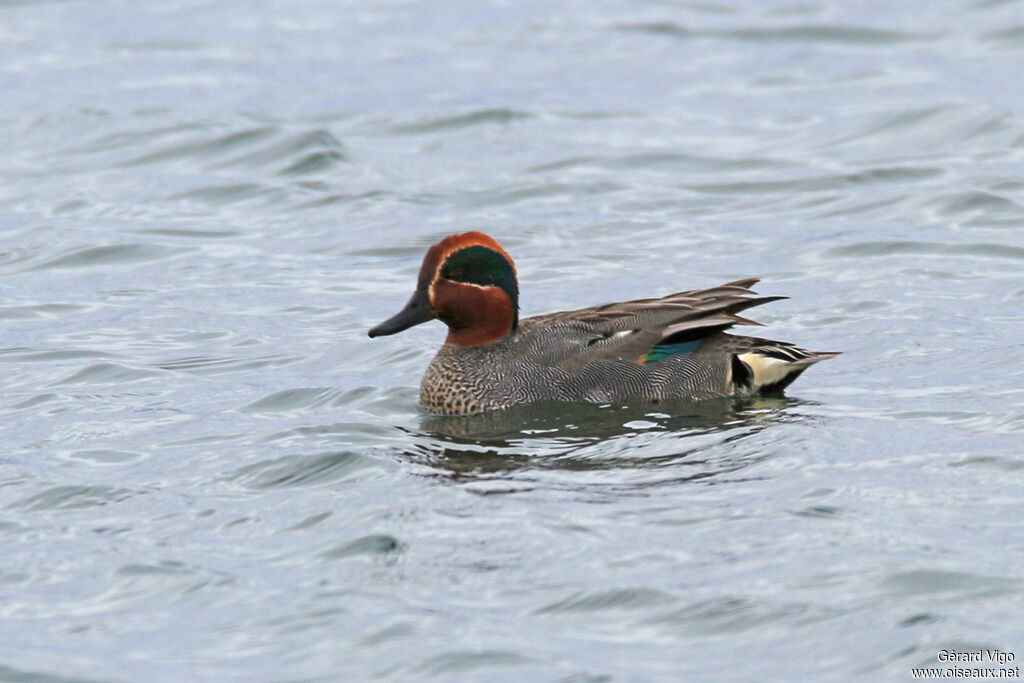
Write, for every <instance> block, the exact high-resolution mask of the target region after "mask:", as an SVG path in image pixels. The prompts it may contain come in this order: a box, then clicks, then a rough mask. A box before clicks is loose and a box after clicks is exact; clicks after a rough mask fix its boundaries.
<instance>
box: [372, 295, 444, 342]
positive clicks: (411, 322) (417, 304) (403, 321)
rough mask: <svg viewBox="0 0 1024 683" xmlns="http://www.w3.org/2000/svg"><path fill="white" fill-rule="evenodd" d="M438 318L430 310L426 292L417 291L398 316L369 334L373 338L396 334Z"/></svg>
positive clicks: (389, 319)
mask: <svg viewBox="0 0 1024 683" xmlns="http://www.w3.org/2000/svg"><path fill="white" fill-rule="evenodd" d="M436 317H437V316H436V315H434V312H433V311H431V310H430V305H429V303H428V302H427V293H426V290H419V289H417V290H416V293H415V294H413V295H412V298H411V299H409V303H407V304H406V305H405V308H403V309H402V310H401V311H399V312H398V314H397V315H393V316H391V317H390V318H388V319H387V320H385V321H384V322H382V323H381V324H380V325H377V327H375V328H373V329H372V330H370V331H369V333H368V334H369V335H370V336H371V337H383V336H385V335H388V334H396V333H398V332H401V331H402V330H407V329H409V328H410V327H413V326H415V325H419V324H420V323H425V322H427V321H428V320H433V319H434V318H436Z"/></svg>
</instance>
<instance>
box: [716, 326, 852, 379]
mask: <svg viewBox="0 0 1024 683" xmlns="http://www.w3.org/2000/svg"><path fill="white" fill-rule="evenodd" d="M748 339H750V341H752V342H753V345H752V346H751V348H750V349H749V350H748V351H745V352H742V353H736V354H735V355H733V360H732V382H733V385H735V387H736V388H737V389H738V390H739V391H741V392H743V393H748V392H749V393H754V392H759V393H773V392H778V391H782V390H783V389H785V388H786V387H788V386H789V385H790V384H792V383H793V381H794V380H795V379H796V378H797V377H799V376H800V375H801V374H802V373H803V371H804V370H806V369H807V368H809V367H811V366H812V365H814V364H815V363H817V362H818V361H820V360H825V359H827V358H834V357H836V356H838V355H839V352H835V351H808V350H806V349H801V348H800V347H798V346H795V345H793V344H789V343H787V342H777V341H770V340H768V339H756V338H751V337H748Z"/></svg>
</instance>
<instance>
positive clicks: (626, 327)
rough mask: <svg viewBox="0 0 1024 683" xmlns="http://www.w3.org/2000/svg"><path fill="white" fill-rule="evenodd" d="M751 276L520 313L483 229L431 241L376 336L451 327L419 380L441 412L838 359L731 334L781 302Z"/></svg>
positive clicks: (651, 390) (508, 274)
mask: <svg viewBox="0 0 1024 683" xmlns="http://www.w3.org/2000/svg"><path fill="white" fill-rule="evenodd" d="M756 282H757V279H756V278H749V279H746V280H736V281H735V282H729V283H727V284H724V285H720V286H718V287H712V288H710V289H700V290H692V291H688V292H678V293H676V294H669V295H668V296H664V297H661V298H658V299H638V300H636V301H624V302H620V303H613V304H605V305H603V306H597V307H594V308H584V309H580V310H578V311H564V312H560V313H549V314H548V315H540V316H536V317H533V318H526V319H525V320H519V285H518V282H517V280H516V270H515V265H514V264H513V262H512V258H511V257H510V256H509V255H508V254H507V253H506V252H505V250H504V249H502V248H501V246H500V245H499V244H498V243H497V242H496V241H495V240H494V239H493V238H491V237H489V236H488V235H485V234H483V233H481V232H464V233H460V234H457V235H451V236H450V237H446V238H445V239H443V240H441V241H440V242H438V243H437V244H435V245H434V246H432V247H430V249H429V250H428V251H427V255H426V256H425V257H424V258H423V265H422V266H421V267H420V272H419V280H418V283H417V286H416V292H415V293H414V294H413V295H412V298H411V299H409V303H407V304H406V306H405V308H404V309H402V311H401V312H399V313H398V314H397V315H395V316H394V317H392V318H390V319H388V320H386V321H384V322H383V323H381V324H380V325H377V326H376V327H374V328H373V329H372V330H370V332H369V334H370V336H371V337H379V336H382V335H387V334H395V333H396V332H401V331H402V330H406V329H408V328H410V327H412V326H413V325H419V324H420V323H424V322H427V321H428V320H433V319H434V318H439V319H440V320H441V321H442V322H443V323H444V324H446V325H447V326H448V338H447V339H445V343H444V346H442V347H441V350H440V351H438V352H437V355H436V356H435V357H434V360H433V361H432V362H431V363H430V366H429V367H428V368H427V372H426V374H425V375H424V376H423V382H422V383H421V385H420V401H421V402H422V403H423V406H424V407H425V408H427V409H428V410H430V411H432V412H435V413H441V414H444V415H469V414H473V413H481V412H485V411H489V410H498V409H501V408H508V407H510V406H514V405H521V404H526V403H533V402H536V401H571V402H583V401H586V402H591V403H622V404H648V405H650V404H657V403H660V402H661V401H672V400H701V399H709V398H717V397H725V396H744V395H749V394H754V393H758V392H776V391H780V390H782V389H784V388H785V387H786V386H788V385H789V384H790V383H791V382H792V381H793V380H795V379H796V378H797V377H799V376H800V374H801V373H802V372H803V371H804V370H806V369H807V368H808V367H809V366H811V365H813V364H814V363H817V362H818V361H820V360H824V359H826V358H831V357H833V356H836V355H838V354H837V353H814V352H811V351H806V350H804V349H801V348H799V347H797V346H794V345H793V344H789V343H787V342H778V341H770V340H768V339H758V338H756V337H741V336H737V335H731V334H726V333H725V330H727V329H729V328H730V327H732V326H733V325H758V324H759V323H756V322H754V321H752V320H748V319H746V318H743V317H741V316H740V315H738V314H739V313H740V311H743V310H745V309H747V308H750V307H751V306H758V305H760V304H764V303H768V302H769V301H776V300H778V299H785V298H786V297H782V296H761V297H759V296H755V294H754V292H753V291H751V289H750V288H751V286H753V285H754V284H755V283H756Z"/></svg>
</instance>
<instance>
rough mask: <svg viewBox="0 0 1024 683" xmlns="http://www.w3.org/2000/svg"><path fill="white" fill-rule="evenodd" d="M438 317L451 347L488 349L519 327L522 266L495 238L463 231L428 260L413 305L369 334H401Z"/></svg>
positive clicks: (433, 249) (442, 243)
mask: <svg viewBox="0 0 1024 683" xmlns="http://www.w3.org/2000/svg"><path fill="white" fill-rule="evenodd" d="M434 318H439V319H440V320H441V321H442V322H443V323H444V324H445V325H447V326H448V338H447V339H446V340H445V343H446V344H456V345H458V346H476V345H478V344H486V343H488V342H492V341H495V340H497V339H501V338H502V337H504V336H505V335H506V334H508V333H509V332H511V331H512V330H514V329H515V328H516V325H517V324H518V323H519V285H518V283H517V282H516V267H515V264H513V263H512V257H510V256H509V255H508V254H507V253H506V252H505V250H504V249H502V248H501V245H499V244H498V243H497V242H495V241H494V239H493V238H492V237H490V236H489V235H485V234H484V233H482V232H475V231H474V232H463V233H459V234H457V235H451V236H449V237H445V238H444V239H443V240H441V241H440V242H438V243H437V244H435V245H434V246H432V247H431V248H430V249H429V250H428V251H427V255H426V256H424V257H423V265H422V266H420V275H419V280H418V281H417V283H416V291H415V292H414V293H413V295H412V298H411V299H409V303H407V304H406V305H405V308H403V309H402V310H401V311H400V312H399V313H398V314H397V315H394V316H392V317H391V318H388V319H387V320H385V321H384V322H382V323H381V324H380V325H377V326H376V327H374V328H373V329H372V330H370V332H369V334H370V336H371V337H380V336H383V335H386V334H395V333H396V332H401V331H402V330H407V329H409V328H410V327H412V326H413V325H419V324H420V323H425V322H427V321H428V320H433V319H434Z"/></svg>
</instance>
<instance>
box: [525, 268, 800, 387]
mask: <svg viewBox="0 0 1024 683" xmlns="http://www.w3.org/2000/svg"><path fill="white" fill-rule="evenodd" d="M757 282H758V280H757V279H756V278H750V279H746V280H737V281H735V282H729V283H726V284H724V285H720V286H718V287H712V288H710V289H701V290H689V291H685V292H677V293H675V294H669V295H668V296H664V297H661V298H657V299H637V300H634V301H622V302H618V303H613V304H606V305H604V306H596V307H593V308H584V309H581V310H578V311H565V312H561V313H552V314H549V315H543V316H537V317H535V318H527V319H526V320H523V321H522V323H521V328H522V329H521V331H520V333H521V334H522V335H523V340H524V342H526V343H528V344H529V346H530V347H531V349H530V351H531V354H532V355H533V356H534V357H535V358H538V359H543V362H547V363H550V364H554V365H559V366H561V367H563V368H565V369H567V370H572V369H578V368H581V367H583V366H585V365H587V364H588V363H590V362H592V361H595V360H601V359H621V360H629V361H633V362H636V363H647V362H656V361H657V360H660V359H661V358H664V357H666V356H670V355H675V354H678V353H690V352H693V351H695V350H696V349H697V347H698V346H699V345H700V343H701V342H702V341H703V340H704V339H706V338H707V337H709V336H711V335H713V334H715V333H716V332H721V331H723V330H726V329H728V328H730V327H732V326H733V325H759V324H760V323H756V322H754V321H752V320H748V319H747V318H744V317H742V316H740V315H739V313H740V312H741V311H744V310H746V309H748V308H751V307H752V306H759V305H761V304H766V303H768V302H770V301H777V300H779V299H785V298H786V297H783V296H762V297H759V296H756V294H755V292H753V291H752V290H751V289H750V288H751V287H752V286H753V285H754V284H755V283H757Z"/></svg>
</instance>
